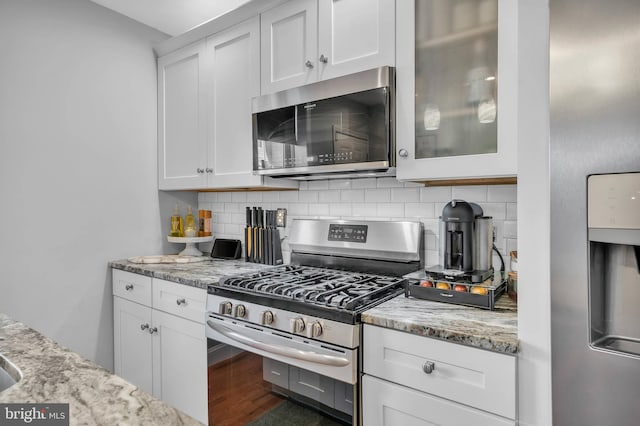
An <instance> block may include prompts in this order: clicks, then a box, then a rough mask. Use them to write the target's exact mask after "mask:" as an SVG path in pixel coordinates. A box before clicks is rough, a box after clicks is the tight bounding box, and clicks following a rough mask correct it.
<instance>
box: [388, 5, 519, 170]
mask: <svg viewBox="0 0 640 426" xmlns="http://www.w3.org/2000/svg"><path fill="white" fill-rule="evenodd" d="M396 14H397V15H396V18H397V39H396V53H397V61H396V88H397V91H396V95H397V97H396V106H397V109H396V118H397V127H396V136H397V138H396V141H397V143H396V154H397V177H398V179H401V180H431V179H434V180H435V179H475V178H501V177H513V176H516V174H517V162H516V161H517V159H516V157H517V131H516V130H517V129H516V118H517V111H516V107H517V103H516V100H517V71H518V68H517V65H518V60H517V43H516V39H517V31H516V30H517V28H516V22H517V2H513V1H510V0H457V1H455V2H453V1H449V0H415V1H399V2H398V3H397V8H396Z"/></svg>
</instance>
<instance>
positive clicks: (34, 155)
mask: <svg viewBox="0 0 640 426" xmlns="http://www.w3.org/2000/svg"><path fill="white" fill-rule="evenodd" d="M165 38H167V36H166V35H164V34H162V33H160V32H158V31H156V30H153V29H151V28H148V27H145V26H143V25H141V24H138V23H136V22H134V21H132V20H130V19H128V18H125V17H123V16H121V15H118V14H116V13H114V12H111V11H108V10H107V9H104V8H102V7H100V6H97V5H95V4H93V3H91V2H88V1H86V0H56V1H51V0H2V1H0V60H1V64H0V205H1V207H0V224H1V227H2V231H1V233H0V235H1V237H0V271H1V273H0V311H1V312H5V313H7V314H9V315H10V316H12V317H13V318H14V319H17V320H20V321H22V322H25V323H26V324H28V325H30V326H32V327H33V328H35V329H37V330H39V331H41V332H43V333H44V334H46V335H47V336H50V337H52V338H53V339H55V340H57V341H58V342H59V343H61V344H63V345H65V346H67V347H69V348H71V349H73V350H75V351H77V352H79V353H80V354H82V355H84V356H86V357H88V358H90V359H92V360H95V361H97V362H98V363H99V364H102V365H103V366H105V367H107V368H112V366H113V325H112V321H113V313H112V310H113V308H112V300H111V279H110V274H109V270H108V268H107V262H108V261H109V260H111V259H117V258H124V257H127V256H132V255H140V254H153V253H158V252H162V251H165V250H168V249H169V247H168V244H167V243H166V242H164V241H163V237H162V236H163V235H165V234H166V233H167V232H168V224H167V220H165V218H166V217H168V216H169V215H170V214H171V208H172V205H173V204H174V202H175V200H174V198H176V197H178V198H180V200H181V202H184V203H193V204H194V205H195V203H196V198H195V195H194V194H190V193H183V194H178V195H177V196H176V195H174V194H170V193H161V194H159V193H158V191H157V189H156V188H157V184H156V181H157V172H156V170H157V166H156V125H157V124H156V122H157V120H156V65H155V58H154V55H153V51H152V46H153V44H154V43H156V42H159V41H161V40H164V39H165ZM161 213H162V214H161ZM171 249H173V248H171Z"/></svg>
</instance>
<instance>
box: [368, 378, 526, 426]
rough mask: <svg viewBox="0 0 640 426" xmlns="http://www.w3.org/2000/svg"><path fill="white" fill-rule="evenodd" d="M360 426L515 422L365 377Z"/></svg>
mask: <svg viewBox="0 0 640 426" xmlns="http://www.w3.org/2000/svg"><path fill="white" fill-rule="evenodd" d="M362 424H365V425H367V426H382V425H385V426H396V425H403V426H428V425H442V426H458V425H474V426H498V425H502V426H506V425H515V422H514V421H512V420H507V419H503V418H501V417H498V416H494V415H492V414H489V413H485V412H483V411H480V410H475V409H473V408H470V407H467V406H464V405H460V404H456V403H454V402H451V401H448V400H445V399H441V398H437V397H435V396H432V395H429V394H426V393H422V392H418V391H416V390H413V389H409V388H406V387H404V386H400V385H396V384H393V383H390V382H387V381H385V380H380V379H378V378H377V377H372V376H369V375H365V376H363V378H362Z"/></svg>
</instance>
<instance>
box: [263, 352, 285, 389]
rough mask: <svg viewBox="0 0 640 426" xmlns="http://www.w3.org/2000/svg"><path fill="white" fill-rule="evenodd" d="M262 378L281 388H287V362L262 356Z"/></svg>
mask: <svg viewBox="0 0 640 426" xmlns="http://www.w3.org/2000/svg"><path fill="white" fill-rule="evenodd" d="M262 378H263V379H264V380H266V381H267V382H270V383H273V384H274V385H278V386H280V387H281V388H285V389H289V364H285V363H284V362H280V361H276V360H274V359H271V358H265V357H262Z"/></svg>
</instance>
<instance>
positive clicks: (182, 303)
mask: <svg viewBox="0 0 640 426" xmlns="http://www.w3.org/2000/svg"><path fill="white" fill-rule="evenodd" d="M186 304H187V301H186V300H185V298H184V297H181V298H180V299H178V300H176V305H178V306H180V305H186Z"/></svg>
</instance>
